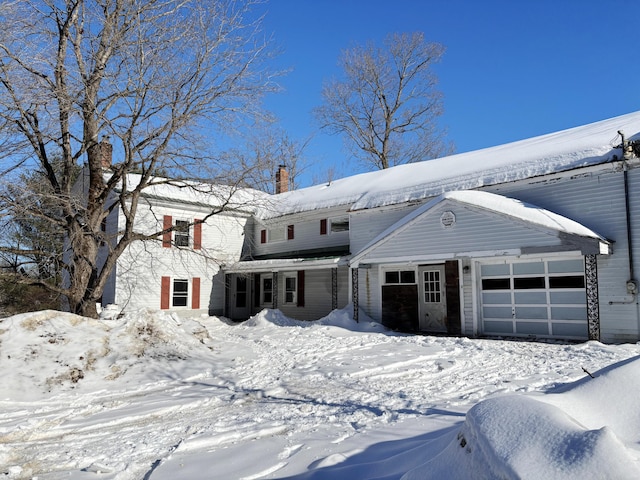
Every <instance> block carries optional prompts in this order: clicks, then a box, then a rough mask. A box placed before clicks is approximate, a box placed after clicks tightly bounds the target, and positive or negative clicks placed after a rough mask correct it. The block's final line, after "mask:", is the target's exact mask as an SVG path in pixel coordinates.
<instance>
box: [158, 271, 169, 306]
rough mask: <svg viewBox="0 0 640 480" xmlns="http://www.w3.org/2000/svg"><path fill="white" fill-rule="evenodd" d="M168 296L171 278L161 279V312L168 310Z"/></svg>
mask: <svg viewBox="0 0 640 480" xmlns="http://www.w3.org/2000/svg"><path fill="white" fill-rule="evenodd" d="M170 294H171V277H162V278H161V279H160V308H161V309H162V310H168V309H169V298H170Z"/></svg>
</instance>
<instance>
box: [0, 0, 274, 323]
mask: <svg viewBox="0 0 640 480" xmlns="http://www.w3.org/2000/svg"><path fill="white" fill-rule="evenodd" d="M256 3H260V1H259V0H220V1H215V2H209V1H204V0H60V1H58V0H8V1H6V2H3V3H2V4H0V21H2V23H3V28H2V29H1V30H0V145H2V149H0V171H1V172H4V173H3V178H2V179H3V181H4V183H5V186H4V188H2V190H3V191H7V192H8V191H9V189H8V185H10V184H13V183H15V182H16V178H17V177H16V173H19V172H23V171H34V170H37V171H39V172H42V176H41V177H40V178H41V181H42V182H44V184H46V188H44V189H42V190H41V191H39V192H36V191H32V192H30V194H31V196H43V195H46V197H47V206H48V208H50V210H48V214H47V215H43V212H42V211H40V210H38V208H37V207H36V206H37V205H38V202H37V201H33V202H31V201H26V200H27V199H28V198H29V194H28V193H26V194H22V195H17V196H16V195H9V194H3V195H0V208H2V209H3V210H4V212H7V215H10V216H11V217H12V218H13V217H15V218H18V217H19V216H20V215H22V216H25V217H27V216H30V218H31V219H32V220H35V219H37V218H40V219H41V220H42V219H43V218H44V217H48V219H49V223H50V224H51V226H52V228H53V231H55V232H62V233H63V236H64V237H65V238H66V256H65V262H64V264H63V268H64V270H65V272H66V273H65V275H66V277H67V279H68V282H67V284H65V285H61V284H59V283H58V284H56V285H50V286H51V288H52V289H53V290H55V291H57V292H59V293H62V294H64V295H66V297H67V298H68V299H69V303H70V306H71V309H72V310H73V311H74V312H76V313H81V314H85V315H95V302H96V300H97V299H99V298H100V296H101V294H102V289H103V288H104V286H105V283H106V280H107V278H108V276H109V274H110V272H111V270H112V269H113V266H114V265H115V263H116V261H117V259H118V257H119V256H120V255H121V254H122V252H123V251H125V250H126V248H127V247H128V246H129V245H131V243H132V242H136V241H144V240H148V239H149V238H154V235H155V237H157V236H158V235H162V233H163V232H162V231H158V232H153V235H149V234H148V233H147V232H141V231H139V230H137V228H138V227H137V223H136V218H137V215H138V210H139V208H138V207H139V203H140V201H141V199H143V198H144V195H145V191H146V189H148V188H149V187H151V186H153V182H154V181H157V179H158V177H159V172H166V173H168V174H170V175H172V176H173V175H176V176H181V177H183V178H186V177H190V176H191V177H198V176H202V174H203V172H205V171H207V172H209V176H210V178H215V176H216V175H215V172H216V171H217V170H218V169H220V168H222V166H223V165H221V164H219V163H218V162H216V160H215V157H214V156H213V155H212V154H211V153H210V152H207V151H206V150H203V149H201V147H202V143H201V142H200V141H198V139H199V138H203V137H206V136H207V135H211V131H212V129H213V128H214V127H220V128H222V127H229V128H232V126H234V125H237V124H238V123H239V122H242V121H244V120H245V119H249V118H252V117H256V116H260V115H261V114H262V112H261V109H260V99H261V97H262V95H263V94H265V93H267V92H271V91H275V90H276V89H277V86H276V85H275V83H274V82H273V80H272V77H273V73H272V72H271V71H270V70H269V68H268V63H267V61H268V60H269V58H270V55H271V51H270V46H269V42H268V41H267V40H266V39H265V38H264V36H263V35H262V33H261V31H260V27H261V20H262V19H261V17H260V16H258V15H256V14H254V13H253V10H252V9H253V7H254V6H255V4H256ZM105 138H108V139H109V141H110V142H111V143H112V145H113V149H114V152H115V153H116V155H114V158H115V162H114V163H113V165H112V166H111V169H110V170H109V171H108V173H107V172H106V171H105V169H104V166H103V164H102V148H103V146H102V142H103V140H104V139H105ZM81 163H82V164H84V169H85V179H86V186H87V189H86V191H85V192H79V191H75V190H74V178H75V177H74V169H76V168H77V167H78V165H79V164H81ZM227 167H228V165H227V164H224V168H227ZM134 173H135V174H136V175H132V174H134ZM245 173H246V172H236V173H235V175H229V177H232V178H243V177H244V174H245ZM227 193H228V194H229V195H233V189H230V190H229V191H227ZM18 198H20V199H21V200H20V201H18ZM20 202H22V204H20ZM28 205H32V206H33V207H32V208H29V207H28ZM228 207H229V203H228V199H226V201H225V200H224V199H223V201H221V203H220V206H219V207H216V208H214V209H212V212H211V214H212V215H213V214H216V213H218V212H220V211H223V210H224V209H225V208H228ZM116 208H119V209H121V211H122V212H123V215H124V218H125V225H124V226H123V228H122V229H121V231H119V232H118V237H117V238H118V239H117V242H115V243H114V244H113V246H111V248H109V252H108V256H107V258H106V260H105V261H104V265H103V266H101V265H99V262H98V260H97V258H98V251H99V249H100V246H101V244H103V243H104V241H105V233H104V232H103V231H102V230H101V226H102V224H103V221H104V219H105V218H106V217H107V215H109V213H110V212H111V211H113V210H114V209H116ZM5 248H8V250H7V251H9V252H10V253H12V254H19V253H20V251H21V252H22V254H23V255H24V256H28V255H35V254H36V253H37V252H36V251H38V252H39V249H34V248H30V247H26V248H18V249H16V248H15V245H5ZM40 253H42V252H40ZM45 283H49V284H50V283H51V282H45Z"/></svg>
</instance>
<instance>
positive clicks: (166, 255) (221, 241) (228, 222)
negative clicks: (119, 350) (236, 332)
mask: <svg viewBox="0 0 640 480" xmlns="http://www.w3.org/2000/svg"><path fill="white" fill-rule="evenodd" d="M207 213H208V212H207V211H205V210H204V209H198V208H196V207H190V206H188V205H184V206H178V205H177V204H174V206H166V205H164V206H161V205H154V206H152V207H149V206H146V207H145V206H143V205H141V206H140V210H139V212H138V216H137V220H136V221H137V224H138V225H139V227H138V231H142V232H144V233H152V232H155V231H159V230H162V223H163V217H164V215H170V216H171V217H172V220H173V222H174V223H175V221H176V220H187V221H190V222H193V220H194V219H201V218H204V217H205V216H206V214H207ZM119 222H121V224H122V223H123V222H124V217H123V216H122V215H120V218H119ZM246 223H247V218H246V217H244V216H239V215H233V214H227V213H225V214H217V215H214V216H212V217H210V218H209V219H208V220H207V221H206V222H205V223H203V224H202V248H201V249H199V250H193V248H191V247H192V246H193V231H194V229H193V227H191V228H190V247H189V248H186V247H185V248H177V247H175V246H173V245H172V246H171V248H165V247H163V246H162V238H161V237H160V238H158V239H157V240H153V241H145V242H134V243H133V244H132V245H131V246H130V247H129V248H128V249H127V250H126V251H125V252H124V253H123V254H122V256H121V257H120V259H119V260H118V264H117V267H116V276H117V289H116V294H115V299H114V300H115V303H116V304H117V305H118V306H119V307H120V308H126V309H127V310H135V309H140V308H150V309H154V310H158V309H160V294H161V278H162V277H163V276H166V277H170V278H171V282H172V284H173V280H174V279H186V280H189V297H188V302H187V303H188V305H187V307H170V310H172V311H185V312H187V311H188V312H190V313H193V311H194V310H192V309H191V305H192V294H193V290H192V283H191V281H192V279H193V278H200V309H199V310H198V311H199V312H202V313H207V312H208V311H209V310H210V309H211V310H214V309H217V310H219V309H220V307H221V305H223V304H224V303H223V302H224V282H220V281H216V282H215V288H214V281H213V280H214V276H215V275H216V274H217V273H218V271H219V270H220V264H223V263H233V262H236V261H238V260H239V258H240V255H241V252H242V247H243V242H244V231H245V226H246ZM212 302H220V305H217V304H215V303H213V304H212Z"/></svg>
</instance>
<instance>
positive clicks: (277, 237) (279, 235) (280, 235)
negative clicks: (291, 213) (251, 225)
mask: <svg viewBox="0 0 640 480" xmlns="http://www.w3.org/2000/svg"><path fill="white" fill-rule="evenodd" d="M284 233H285V230H284V228H282V227H277V228H270V229H269V234H268V235H267V240H268V241H269V243H271V242H281V241H283V240H284Z"/></svg>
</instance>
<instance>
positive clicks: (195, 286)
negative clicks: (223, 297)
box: [191, 277, 200, 310]
mask: <svg viewBox="0 0 640 480" xmlns="http://www.w3.org/2000/svg"><path fill="white" fill-rule="evenodd" d="M191 283H192V285H191V290H192V292H191V308H193V309H194V310H198V309H199V308H200V279H199V278H198V277H195V278H194V279H193V280H192V281H191Z"/></svg>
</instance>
